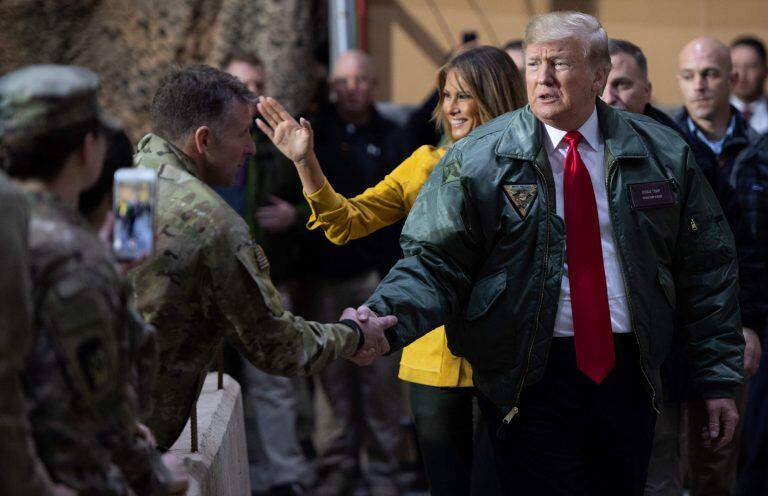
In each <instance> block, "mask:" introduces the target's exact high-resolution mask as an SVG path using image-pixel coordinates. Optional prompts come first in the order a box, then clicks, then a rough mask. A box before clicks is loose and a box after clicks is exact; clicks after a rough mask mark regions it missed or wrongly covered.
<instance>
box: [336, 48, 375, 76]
mask: <svg viewBox="0 0 768 496" xmlns="http://www.w3.org/2000/svg"><path fill="white" fill-rule="evenodd" d="M351 71H354V72H356V73H360V74H365V75H366V76H368V77H370V78H373V63H372V62H371V58H370V57H369V56H368V54H366V53H365V52H363V51H362V50H348V51H346V52H343V53H341V54H340V55H339V56H338V58H337V59H336V62H335V63H334V64H333V71H332V72H331V77H336V76H342V77H343V76H344V75H345V74H347V73H349V72H351Z"/></svg>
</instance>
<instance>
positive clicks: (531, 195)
mask: <svg viewBox="0 0 768 496" xmlns="http://www.w3.org/2000/svg"><path fill="white" fill-rule="evenodd" d="M504 192H505V193H506V194H507V198H509V201H510V202H512V206H513V207H515V210H517V213H518V214H519V215H520V218H522V219H525V217H526V216H527V215H528V211H529V210H530V208H531V205H532V204H533V201H534V200H535V199H536V194H537V193H538V187H537V186H536V185H535V184H505V185H504Z"/></svg>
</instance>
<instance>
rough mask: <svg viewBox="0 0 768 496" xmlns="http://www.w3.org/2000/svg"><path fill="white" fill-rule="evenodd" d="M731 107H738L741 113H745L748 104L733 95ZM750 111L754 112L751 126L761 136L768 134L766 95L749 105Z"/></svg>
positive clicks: (750, 121)
mask: <svg viewBox="0 0 768 496" xmlns="http://www.w3.org/2000/svg"><path fill="white" fill-rule="evenodd" d="M731 105H733V106H734V107H736V108H737V109H738V110H739V112H744V109H745V108H747V103H746V102H744V101H743V100H742V99H740V98H739V97H737V96H736V95H731ZM749 110H750V112H752V118H751V119H750V120H749V125H750V126H752V129H754V130H755V131H757V132H758V133H760V134H763V133H766V132H768V98H766V97H765V95H763V96H761V97H760V98H759V99H757V100H755V101H754V102H752V103H750V104H749Z"/></svg>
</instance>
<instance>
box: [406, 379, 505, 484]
mask: <svg viewBox="0 0 768 496" xmlns="http://www.w3.org/2000/svg"><path fill="white" fill-rule="evenodd" d="M409 386H410V388H411V410H412V411H413V418H414V420H415V421H416V431H417V434H418V437H419V447H420V448H421V457H422V460H423V462H424V469H425V470H426V472H427V477H428V478H429V486H430V495H431V496H467V495H471V496H500V495H501V494H502V493H501V487H500V486H499V482H498V480H497V476H496V464H495V463H494V462H493V449H492V448H491V445H490V440H489V439H488V428H487V427H486V425H485V419H484V418H483V416H482V415H481V414H480V412H479V411H476V410H477V408H476V407H475V405H476V403H477V401H476V398H477V394H478V393H477V390H476V389H475V388H473V387H436V386H425V385H422V384H416V383H410V384H409Z"/></svg>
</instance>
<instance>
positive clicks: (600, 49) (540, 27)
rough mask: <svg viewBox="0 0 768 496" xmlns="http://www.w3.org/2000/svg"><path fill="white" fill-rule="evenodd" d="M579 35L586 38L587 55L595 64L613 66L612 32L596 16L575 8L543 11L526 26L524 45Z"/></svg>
mask: <svg viewBox="0 0 768 496" xmlns="http://www.w3.org/2000/svg"><path fill="white" fill-rule="evenodd" d="M566 38H579V39H581V40H583V41H584V44H585V47H584V56H585V57H586V58H587V59H588V60H589V62H590V63H591V64H592V66H593V67H596V68H597V67H604V68H606V69H610V68H611V56H610V55H609V54H608V34H607V33H606V32H605V29H603V26H602V24H600V21H598V20H597V19H596V18H594V17H593V16H591V15H589V14H584V13H583V12H575V11H571V10H566V11H561V12H550V13H548V14H539V15H536V16H534V17H533V18H531V20H530V21H528V25H526V26H525V39H524V40H523V48H525V47H527V46H528V45H532V44H534V43H545V42H548V41H558V40H563V39H566Z"/></svg>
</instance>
